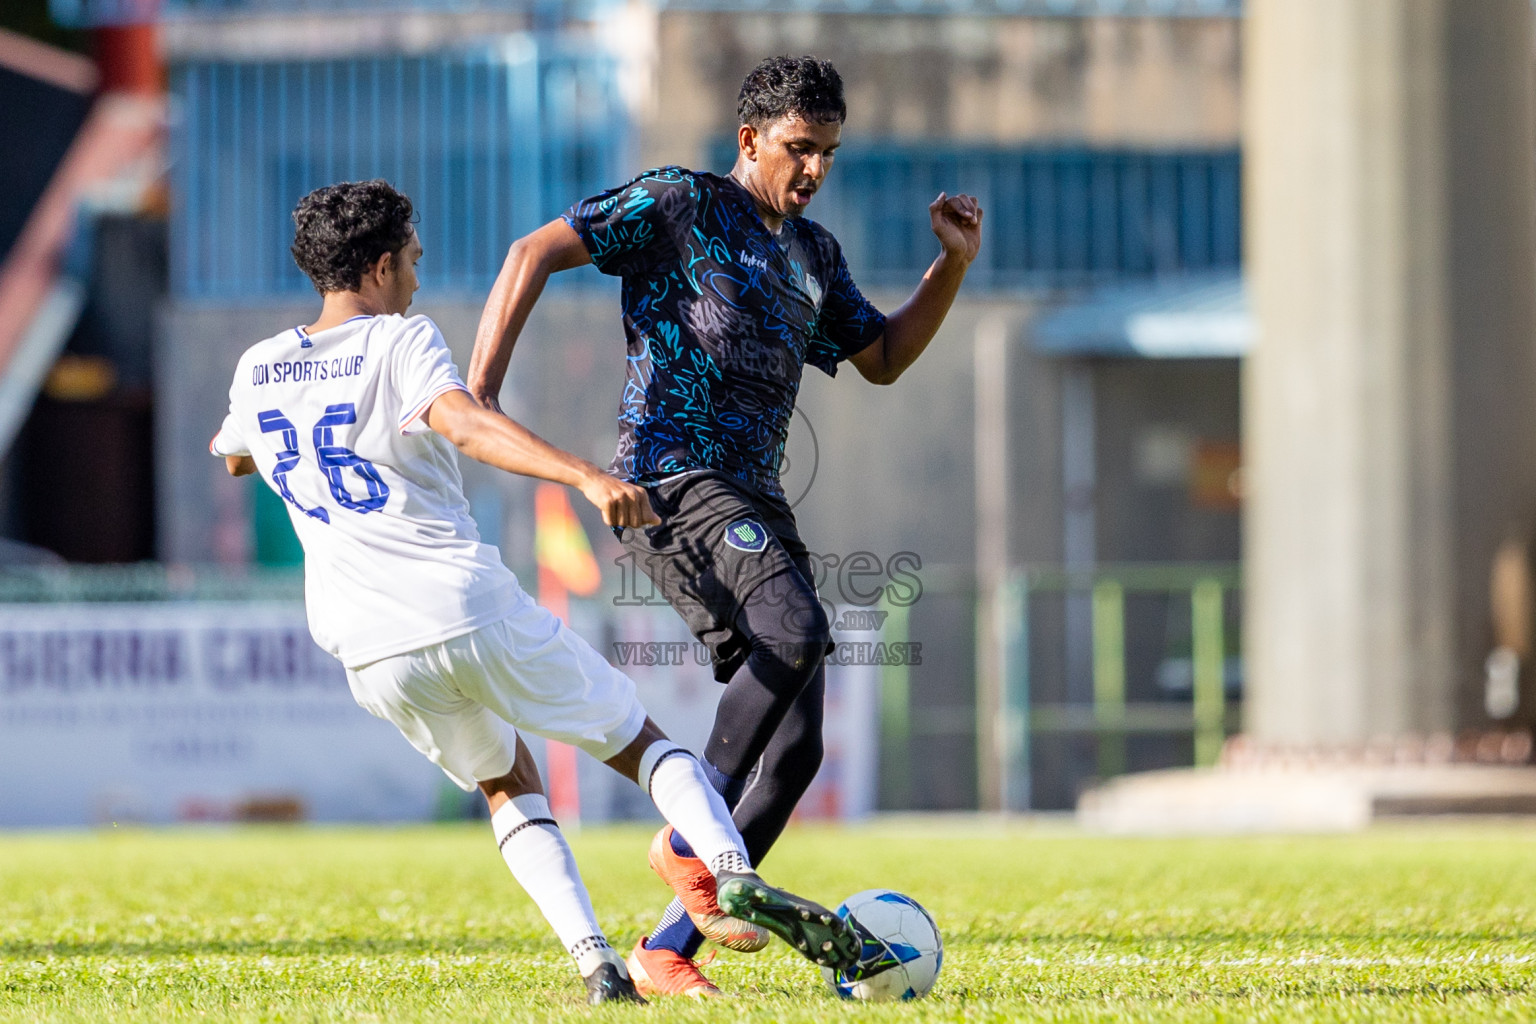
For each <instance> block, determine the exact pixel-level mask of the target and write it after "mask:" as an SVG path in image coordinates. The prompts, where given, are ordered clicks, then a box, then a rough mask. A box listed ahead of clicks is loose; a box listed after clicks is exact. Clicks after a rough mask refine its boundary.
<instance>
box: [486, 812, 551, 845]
mask: <svg viewBox="0 0 1536 1024" xmlns="http://www.w3.org/2000/svg"><path fill="white" fill-rule="evenodd" d="M530 825H548V826H549V827H550V828H552V829H559V828H560V823H559V822H558V821H556V820H555V819H554V818H529V819H528V820H527V821H525V822H523V823H522V824H521V825H516V826H513V828H512V831H510V832H508V833H507V834H506V835H504V836H502V837H501V838H500V839H498V840H496V849H498V850H499V849H501V848H502V847H504V846H506V845H507V841H508V840H510V839H511V838H512V837H513V836H515V835H517V834H518V833H519V832H521V831H522V830H523V829H525V828H527V827H529V826H530Z"/></svg>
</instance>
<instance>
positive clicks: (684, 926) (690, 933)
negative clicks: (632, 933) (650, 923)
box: [645, 900, 704, 960]
mask: <svg viewBox="0 0 1536 1024" xmlns="http://www.w3.org/2000/svg"><path fill="white" fill-rule="evenodd" d="M703 945H704V935H703V934H702V933H701V932H700V931H699V930H698V929H697V928H695V927H694V926H693V919H692V918H690V917H689V916H688V911H686V910H684V909H683V904H682V902H681V901H679V900H673V901H672V903H671V904H670V905H669V906H668V907H667V909H666V912H665V913H664V914H662V915H661V923H660V924H658V925H657V926H656V930H655V931H653V932H651V934H650V937H649V938H647V939H646V940H645V948H646V949H670V950H671V951H672V952H674V953H681V954H682V955H683V956H685V957H687V958H688V959H690V960H692V959H693V958H694V957H695V956H696V955H698V952H699V947H701V946H703Z"/></svg>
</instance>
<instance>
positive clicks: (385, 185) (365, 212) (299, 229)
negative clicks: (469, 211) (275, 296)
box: [292, 178, 416, 295]
mask: <svg viewBox="0 0 1536 1024" xmlns="http://www.w3.org/2000/svg"><path fill="white" fill-rule="evenodd" d="M415 219H416V211H415V209H414V208H413V207H412V206H411V201H410V200H409V199H408V198H406V197H405V196H404V195H402V194H401V193H400V192H397V191H395V189H394V188H393V187H392V186H391V185H390V184H389V182H387V181H384V180H383V179H381V178H375V179H374V180H373V181H343V182H338V183H337V184H335V185H326V186H325V187H324V188H317V189H315V190H314V191H313V192H311V193H310V194H309V195H307V196H305V197H304V198H303V199H300V200H299V205H298V206H297V207H296V208H295V209H294V211H293V226H294V233H293V250H292V251H293V261H294V262H295V263H297V264H298V265H299V269H300V270H302V271H304V273H305V275H306V276H308V278H309V279H310V281H311V282H313V283H314V286H315V291H317V292H319V293H320V294H321V295H324V294H325V293H326V292H355V291H357V289H358V287H359V286H360V285H361V284H362V283H363V272H364V271H365V270H367V269H368V268H369V267H371V266H373V264H374V263H375V262H377V261H378V258H379V257H380V256H383V255H384V254H385V253H386V252H399V251H400V250H401V249H403V248H404V247H405V243H406V242H408V241H410V239H411V230H412V228H411V225H412V224H413V223H414V222H415Z"/></svg>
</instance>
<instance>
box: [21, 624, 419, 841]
mask: <svg viewBox="0 0 1536 1024" xmlns="http://www.w3.org/2000/svg"><path fill="white" fill-rule="evenodd" d="M443 781H444V779H443V776H442V774H441V773H440V772H439V771H438V770H437V769H436V768H435V767H434V766H432V765H431V764H430V763H428V762H427V761H426V760H425V759H424V758H422V756H421V755H420V754H418V753H416V752H415V751H414V750H412V749H411V748H410V746H409V744H407V743H406V741H405V740H404V739H402V738H401V736H400V734H399V733H398V732H397V731H396V730H395V729H394V727H393V726H391V725H389V724H388V723H386V722H383V721H380V720H379V719H376V718H374V717H373V716H372V715H370V714H368V713H367V712H366V711H364V710H363V709H362V708H360V707H358V706H357V704H356V703H355V702H354V701H353V700H352V695H351V693H350V692H349V690H348V688H347V680H346V674H345V673H344V672H343V670H342V668H341V666H340V664H338V663H337V662H336V660H335V659H333V658H331V657H330V656H329V655H327V654H326V653H325V652H324V651H322V650H320V649H319V648H318V647H316V646H315V644H314V641H312V640H311V639H310V636H309V628H308V626H307V625H306V623H305V619H304V608H303V606H302V605H301V604H298V603H288V602H285V603H238V604H235V603H231V604H225V603H206V604H205V603H197V604H178V603H155V604H37V605H0V826H10V827H16V826H55V825H85V824H105V823H110V822H112V821H134V822H172V821H186V820H223V819H229V818H283V817H303V818H306V819H309V820H318V821H342V820H346V821H387V820H411V819H418V820H419V819H422V818H427V817H430V816H431V814H432V812H433V808H434V807H435V805H436V801H437V800H438V798H439V794H440V792H441V787H442V784H443Z"/></svg>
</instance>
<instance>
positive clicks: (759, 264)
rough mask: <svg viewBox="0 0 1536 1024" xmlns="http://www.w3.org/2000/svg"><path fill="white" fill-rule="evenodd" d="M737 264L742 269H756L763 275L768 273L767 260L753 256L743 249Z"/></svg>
mask: <svg viewBox="0 0 1536 1024" xmlns="http://www.w3.org/2000/svg"><path fill="white" fill-rule="evenodd" d="M739 262H740V263H741V265H742V266H744V267H756V268H757V269H758V270H761V271H763V272H764V273H766V272H767V271H768V261H767V260H765V259H763V258H762V257H761V256H753V255H752V254H751V253H749V252H747V250H745V249H743V250H741V257H740V259H739Z"/></svg>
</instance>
